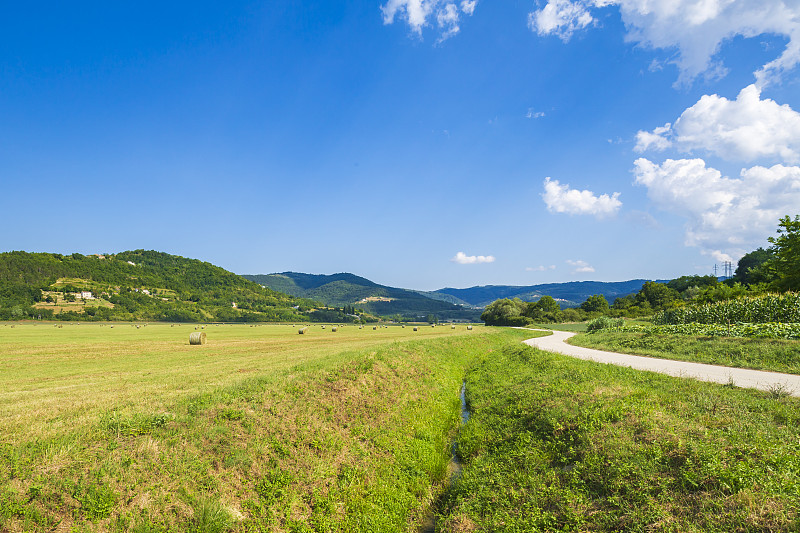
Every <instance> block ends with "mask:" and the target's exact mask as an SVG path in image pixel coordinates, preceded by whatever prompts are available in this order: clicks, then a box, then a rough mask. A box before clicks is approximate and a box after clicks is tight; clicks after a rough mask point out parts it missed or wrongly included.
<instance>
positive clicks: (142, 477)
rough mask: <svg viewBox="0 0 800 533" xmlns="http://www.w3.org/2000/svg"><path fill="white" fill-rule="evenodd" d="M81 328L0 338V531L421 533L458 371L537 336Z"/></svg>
mask: <svg viewBox="0 0 800 533" xmlns="http://www.w3.org/2000/svg"><path fill="white" fill-rule="evenodd" d="M73 327H74V328H77V329H80V328H87V329H85V330H82V333H80V334H79V333H74V332H71V331H64V330H66V329H68V327H67V326H65V327H64V328H63V329H53V328H47V332H48V333H45V328H43V327H42V326H39V327H38V331H37V332H36V334H33V333H31V331H27V332H26V331H25V330H24V328H17V329H15V330H14V333H13V335H12V334H11V332H8V333H6V332H4V333H6V334H5V335H4V336H3V338H2V343H3V344H4V346H5V347H6V348H7V350H6V351H5V352H4V355H3V356H1V357H2V358H3V359H2V362H3V365H2V367H0V380H3V382H4V383H6V384H7V387H8V388H7V389H5V390H4V391H3V398H2V400H3V402H4V403H3V405H4V409H5V411H6V412H8V413H11V416H9V417H5V418H3V419H2V421H0V424H2V425H3V426H5V427H3V428H0V430H1V431H0V435H2V437H0V531H51V530H55V529H57V530H59V531H62V530H63V531H135V532H141V533H143V532H155V531H162V532H163V531H170V532H172V531H174V532H185V531H197V532H201V531H202V532H212V533H213V532H223V531H287V532H288V531H295V532H311V531H381V532H383V531H410V530H414V529H415V527H416V526H415V524H416V523H417V522H418V520H419V519H420V517H421V516H422V514H423V512H424V510H425V509H426V507H427V506H428V505H429V503H430V502H431V501H432V500H433V499H434V498H435V497H436V495H437V493H438V492H440V491H441V490H442V480H443V479H444V477H445V472H446V468H447V463H448V460H449V453H450V448H449V444H450V440H451V438H452V435H453V430H454V428H455V427H456V426H457V423H458V416H459V407H460V406H459V395H458V392H459V388H460V384H461V381H462V379H463V375H464V369H465V367H466V365H467V364H468V363H469V362H470V361H473V360H475V359H476V358H478V357H480V356H481V355H483V354H485V353H487V352H491V353H494V352H497V351H499V350H500V349H502V347H503V346H505V345H508V344H509V343H513V344H516V343H518V342H519V340H520V339H522V338H527V337H530V336H531V332H525V331H517V330H494V329H491V328H486V329H484V328H479V330H475V331H472V332H469V333H466V330H465V329H464V328H461V330H460V331H454V330H449V328H448V330H446V331H445V329H444V328H436V329H434V328H429V329H430V332H428V331H426V332H424V336H421V335H419V333H423V332H417V335H416V336H414V333H412V332H411V331H410V328H405V329H401V328H396V329H393V330H383V331H381V330H377V331H373V330H369V331H367V330H366V329H365V330H357V329H355V328H353V329H350V330H348V328H345V331H344V332H338V333H336V334H333V333H331V332H330V331H326V332H324V333H323V331H322V330H321V328H317V329H319V331H317V330H316V329H315V330H310V331H309V332H308V333H307V334H306V335H303V336H300V335H297V334H296V330H291V329H289V328H290V327H289V326H285V327H284V329H283V330H281V329H269V328H266V327H265V328H248V327H247V326H238V327H230V328H227V327H224V328H223V327H220V328H219V329H212V330H211V331H210V332H209V339H210V340H209V344H208V345H206V346H201V347H193V348H195V349H191V348H190V347H188V345H186V346H184V343H185V339H183V337H188V331H189V329H190V328H188V327H186V326H184V327H183V328H182V333H180V339H182V340H181V343H180V344H176V343H175V342H173V341H172V339H173V337H175V338H176V339H177V338H178V334H177V333H176V332H175V331H174V329H175V328H173V329H170V328H169V327H168V326H159V327H155V326H150V327H148V328H144V327H143V328H141V329H136V328H131V327H130V326H127V327H124V328H122V327H117V328H115V329H114V330H111V329H110V328H109V327H106V328H105V329H104V330H102V331H101V329H100V326H87V325H81V326H73ZM89 328H92V329H89ZM275 328H278V327H277V326H276V327H275ZM31 329H35V328H33V327H32V326H31ZM20 330H22V331H20ZM437 330H440V331H437ZM145 331H147V332H148V333H147V334H146V335H145V333H144V332H145ZM192 331H193V329H192ZM212 332H213V335H212ZM59 336H60V337H59ZM54 338H55V339H58V340H60V342H52V339H54ZM23 367H24V368H25V369H27V370H26V371H25V372H22V373H21V374H20V379H19V380H15V379H13V378H12V377H10V375H9V374H12V375H13V373H15V372H18V371H19V370H20V368H23ZM48 375H51V376H52V377H51V379H49V380H48V379H47V377H46V376H48ZM182 376H185V378H184V379H182ZM54 381H55V383H53V382H54ZM107 381H110V382H111V384H108V383H107ZM70 384H73V385H75V387H70ZM75 388H77V389H78V390H79V392H78V393H75V392H74V391H73V389H75ZM42 389H44V390H45V391H48V393H49V395H53V396H56V398H57V401H54V402H52V403H48V402H45V403H44V404H43V405H41V406H39V407H38V408H37V407H36V402H35V400H32V399H29V396H34V397H36V398H38V397H40V396H41V397H47V393H43V392H41V391H42ZM43 394H44V396H42V395H43ZM65 402H66V403H65ZM28 408H34V409H36V411H35V413H33V414H32V413H30V412H28V411H26V409H28Z"/></svg>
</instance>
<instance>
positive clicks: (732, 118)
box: [635, 85, 800, 163]
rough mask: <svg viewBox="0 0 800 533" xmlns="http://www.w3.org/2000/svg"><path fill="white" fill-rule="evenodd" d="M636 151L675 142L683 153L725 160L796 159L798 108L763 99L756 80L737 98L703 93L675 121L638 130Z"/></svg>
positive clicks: (799, 135) (799, 144)
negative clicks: (732, 98)
mask: <svg viewBox="0 0 800 533" xmlns="http://www.w3.org/2000/svg"><path fill="white" fill-rule="evenodd" d="M636 139H637V143H636V148H635V149H636V150H637V151H640V152H641V151H644V150H647V149H650V148H654V149H656V150H663V149H665V148H668V147H670V146H672V145H673V144H674V145H675V146H676V147H677V148H678V149H679V150H681V151H683V152H691V151H694V150H704V151H707V152H709V153H712V154H715V155H718V156H720V157H722V158H724V159H726V160H740V161H752V160H755V159H759V158H765V157H766V158H778V159H779V160H781V161H783V162H787V163H797V162H798V161H800V113H798V112H797V111H794V110H793V109H792V108H791V107H789V106H788V105H778V104H777V103H776V102H775V101H774V100H770V99H768V98H767V99H763V100H762V99H761V91H760V90H759V89H758V87H756V86H755V85H749V86H747V87H745V88H744V89H742V90H741V92H740V93H739V96H737V98H736V100H728V99H727V98H725V97H722V96H718V95H716V94H713V95H705V96H703V97H702V98H700V100H699V101H698V102H697V103H696V104H695V105H693V106H692V107H690V108H688V109H687V110H686V111H684V112H683V114H681V116H680V118H678V120H676V121H675V125H674V126H671V125H670V124H666V125H665V126H663V127H660V128H656V129H654V130H653V131H652V132H645V131H640V132H639V133H638V134H637V135H636Z"/></svg>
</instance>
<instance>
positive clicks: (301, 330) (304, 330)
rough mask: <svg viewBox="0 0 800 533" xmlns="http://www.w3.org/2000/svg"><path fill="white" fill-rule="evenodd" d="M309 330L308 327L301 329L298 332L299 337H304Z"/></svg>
mask: <svg viewBox="0 0 800 533" xmlns="http://www.w3.org/2000/svg"><path fill="white" fill-rule="evenodd" d="M307 329H308V326H306V327H304V328H300V329H298V330H297V333H298V334H299V335H304V334H305V332H306V330H307Z"/></svg>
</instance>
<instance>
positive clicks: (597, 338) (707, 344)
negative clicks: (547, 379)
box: [569, 330, 800, 374]
mask: <svg viewBox="0 0 800 533" xmlns="http://www.w3.org/2000/svg"><path fill="white" fill-rule="evenodd" d="M569 343H570V344H574V345H576V346H584V347H586V348H595V349H599V350H606V351H612V352H622V353H629V354H635V355H644V356H649V357H660V358H662V359H673V360H679V361H693V362H697V363H708V364H715V365H722V366H731V367H740V368H752V369H757V370H771V371H774V372H785V373H789V374H800V341H797V340H783V339H758V338H736V337H698V336H687V335H662V334H657V333H655V332H654V331H652V330H651V331H647V330H646V331H618V330H600V331H596V332H594V333H591V334H587V335H576V336H575V337H572V338H570V339H569Z"/></svg>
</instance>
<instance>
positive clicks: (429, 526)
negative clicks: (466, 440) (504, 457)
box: [418, 381, 469, 533]
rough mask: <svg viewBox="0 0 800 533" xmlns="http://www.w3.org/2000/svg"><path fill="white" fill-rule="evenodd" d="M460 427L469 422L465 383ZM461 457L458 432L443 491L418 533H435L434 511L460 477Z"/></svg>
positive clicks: (465, 383) (427, 513)
mask: <svg viewBox="0 0 800 533" xmlns="http://www.w3.org/2000/svg"><path fill="white" fill-rule="evenodd" d="M460 396H461V425H460V426H459V431H460V428H461V427H463V426H464V424H466V423H467V422H468V421H469V409H467V382H466V381H462V382H461V393H460ZM461 470H462V464H461V457H460V456H459V454H458V432H456V438H454V439H453V443H452V444H451V445H450V462H449V463H448V464H447V481H446V482H445V486H444V490H442V493H441V495H440V496H439V497H438V498H437V499H436V500H435V501H434V502H433V503H431V506H430V508H429V509H428V511H427V512H426V513H425V516H423V518H422V524H420V527H419V529H418V533H435V531H436V511H437V509H439V507H440V506H441V504H442V503H443V499H444V497H445V495H446V494H447V491H448V489H449V488H450V487H452V486H453V485H454V484H455V483H456V482H457V481H458V478H460V477H461Z"/></svg>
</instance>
